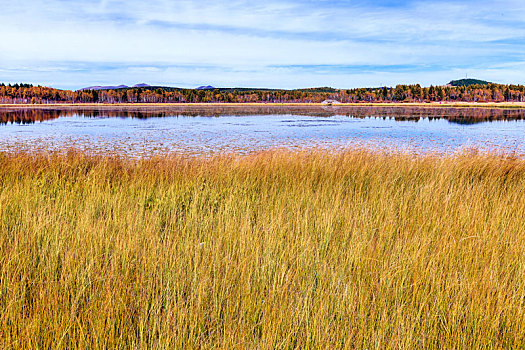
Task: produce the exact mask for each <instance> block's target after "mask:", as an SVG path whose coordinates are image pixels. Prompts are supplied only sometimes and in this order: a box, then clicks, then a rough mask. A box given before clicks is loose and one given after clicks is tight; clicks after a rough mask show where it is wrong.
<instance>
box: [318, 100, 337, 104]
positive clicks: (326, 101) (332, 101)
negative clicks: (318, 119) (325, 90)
mask: <svg viewBox="0 0 525 350" xmlns="http://www.w3.org/2000/svg"><path fill="white" fill-rule="evenodd" d="M322 104H324V105H340V104H341V102H339V101H336V100H324V101H323V102H322Z"/></svg>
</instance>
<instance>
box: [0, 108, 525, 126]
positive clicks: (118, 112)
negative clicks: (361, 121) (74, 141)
mask: <svg viewBox="0 0 525 350" xmlns="http://www.w3.org/2000/svg"><path fill="white" fill-rule="evenodd" d="M290 114H291V115H303V116H313V117H332V116H336V115H342V116H348V117H354V118H368V117H370V118H393V119H395V120H399V121H416V122H417V121H419V120H421V119H423V118H428V119H429V120H433V119H446V120H448V121H450V122H453V123H459V124H474V123H480V122H486V121H493V120H520V119H525V109H496V108H495V109H488V108H453V107H431V108H423V107H388V106H384V107H370V106H363V107H359V106H351V107H350V106H341V107H322V106H268V105H261V106H253V105H251V106H231V105H230V106H228V105H224V106H170V107H146V108H143V107H131V108H115V107H108V108H104V107H95V108H62V109H57V108H36V109H18V108H11V109H4V110H0V124H8V123H9V124H12V123H17V124H30V123H35V122H42V121H46V120H52V119H57V118H60V117H73V116H81V117H86V118H114V117H121V118H138V119H146V118H163V117H172V116H189V117H197V116H200V117H220V116H243V115H290Z"/></svg>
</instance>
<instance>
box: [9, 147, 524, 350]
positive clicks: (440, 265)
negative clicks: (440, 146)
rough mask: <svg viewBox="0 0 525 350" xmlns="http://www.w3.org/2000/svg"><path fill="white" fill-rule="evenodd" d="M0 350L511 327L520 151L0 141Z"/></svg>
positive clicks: (417, 343) (427, 337) (451, 344)
mask: <svg viewBox="0 0 525 350" xmlns="http://www.w3.org/2000/svg"><path fill="white" fill-rule="evenodd" d="M0 186H1V188H0V308H1V310H2V313H1V315H0V347H1V348H3V349H9V348H24V349H27V348H42V349H43V348H84V349H91V348H96V349H103V348H198V347H204V348H262V349H264V348H267V349H273V348H298V347H303V348H304V347H308V348H367V349H373V348H421V347H439V348H473V347H476V348H478V347H489V348H490V347H492V348H501V347H523V345H524V344H525V216H524V215H525V199H524V198H525V197H524V196H525V161H523V160H519V159H512V158H505V157H500V156H486V155H475V154H464V155H459V156H449V157H437V156H436V157H434V156H409V155H401V154H396V153H394V154H379V153H370V152H366V151H349V152H338V153H329V152H316V151H311V152H310V151H309V152H287V151H270V152H262V153H258V154H252V155H247V156H237V155H224V156H217V157H209V158H184V157H182V156H172V157H168V156H166V157H158V158H152V159H148V160H138V161H133V160H129V159H124V158H122V159H121V158H114V157H93V156H88V155H86V154H83V153H78V152H70V153H69V154H67V155H64V154H62V155H58V154H56V155H45V154H37V155H31V154H24V153H18V154H0Z"/></svg>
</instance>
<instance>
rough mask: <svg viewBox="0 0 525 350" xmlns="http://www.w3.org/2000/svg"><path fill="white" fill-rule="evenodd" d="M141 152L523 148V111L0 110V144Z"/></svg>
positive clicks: (4, 147)
mask: <svg viewBox="0 0 525 350" xmlns="http://www.w3.org/2000/svg"><path fill="white" fill-rule="evenodd" d="M71 147H74V148H78V149H84V150H90V151H93V152H98V153H107V152H110V153H112V152H118V153H124V154H127V155H131V156H144V155H151V154H157V153H165V152H186V153H191V154H208V153H210V152H211V153H217V152H231V151H235V152H251V151H256V150H262V149H269V148H275V147H279V148H282V147H284V148H305V147H306V148H310V147H318V148H325V149H340V148H343V149H344V148H353V147H368V148H372V149H384V148H387V147H388V148H395V149H400V150H407V151H409V152H416V153H425V152H434V153H435V152H437V153H454V152H458V151H463V150H465V149H477V150H480V151H497V152H500V151H503V152H512V153H517V154H519V155H525V110H519V109H516V110H501V109H465V108H395V107H380V108H375V107H329V106H328V107H300V106H299V107H275V106H272V107H270V106H261V107H253V106H251V107H248V106H247V107H233V106H232V107H229V106H224V107H217V106H215V107H209V108H207V107H202V106H200V107H170V108H160V107H151V108H126V109H115V108H90V109H76V108H66V109H53V108H39V109H18V108H7V109H6V108H4V109H0V151H6V150H7V151H9V150H15V149H26V150H35V149H45V150H63V149H67V148H71Z"/></svg>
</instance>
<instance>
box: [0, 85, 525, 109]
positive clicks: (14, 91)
mask: <svg viewBox="0 0 525 350" xmlns="http://www.w3.org/2000/svg"><path fill="white" fill-rule="evenodd" d="M326 100H334V101H338V102H342V103H355V102H369V103H372V102H453V101H457V102H524V101H525V86H523V85H501V84H486V85H470V86H430V87H421V86H420V85H419V84H415V85H397V86H396V87H379V88H357V89H332V88H314V89H298V90H271V89H208V90H198V89H182V88H167V87H145V88H124V89H110V90H77V91H72V90H59V89H55V88H51V87H44V86H33V85H30V84H14V85H10V84H9V85H5V84H0V103H15V104H22V103H24V104H49V103H320V102H323V101H326Z"/></svg>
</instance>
